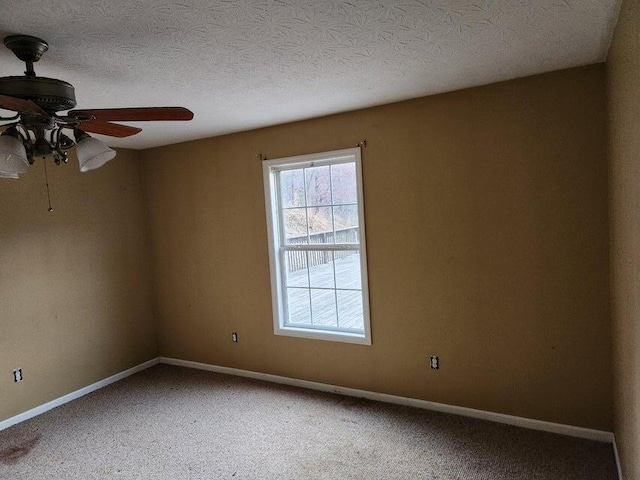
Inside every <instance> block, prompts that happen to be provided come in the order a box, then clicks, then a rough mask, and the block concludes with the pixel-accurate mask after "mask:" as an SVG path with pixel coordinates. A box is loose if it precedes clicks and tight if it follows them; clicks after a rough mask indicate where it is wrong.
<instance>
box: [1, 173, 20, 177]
mask: <svg viewBox="0 0 640 480" xmlns="http://www.w3.org/2000/svg"><path fill="white" fill-rule="evenodd" d="M0 178H19V177H18V174H17V173H4V172H0Z"/></svg>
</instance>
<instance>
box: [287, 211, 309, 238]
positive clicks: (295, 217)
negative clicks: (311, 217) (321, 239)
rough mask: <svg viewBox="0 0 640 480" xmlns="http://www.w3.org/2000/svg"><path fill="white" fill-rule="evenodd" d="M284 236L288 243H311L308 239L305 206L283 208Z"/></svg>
mask: <svg viewBox="0 0 640 480" xmlns="http://www.w3.org/2000/svg"><path fill="white" fill-rule="evenodd" d="M282 216H283V220H284V238H285V242H286V243H287V245H298V244H301V243H305V244H306V243H309V240H308V239H307V216H306V209H305V208H292V209H289V210H283V211H282Z"/></svg>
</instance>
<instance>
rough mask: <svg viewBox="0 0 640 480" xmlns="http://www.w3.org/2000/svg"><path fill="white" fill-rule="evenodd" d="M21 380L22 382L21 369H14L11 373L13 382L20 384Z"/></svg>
mask: <svg viewBox="0 0 640 480" xmlns="http://www.w3.org/2000/svg"><path fill="white" fill-rule="evenodd" d="M22 380H23V377H22V369H21V368H16V369H15V370H14V371H13V381H14V382H21V381H22Z"/></svg>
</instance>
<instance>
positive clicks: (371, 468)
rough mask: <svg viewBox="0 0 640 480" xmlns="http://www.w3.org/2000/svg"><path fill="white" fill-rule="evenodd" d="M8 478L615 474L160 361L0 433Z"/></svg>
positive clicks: (496, 479) (582, 461)
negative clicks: (160, 362)
mask: <svg viewBox="0 0 640 480" xmlns="http://www.w3.org/2000/svg"><path fill="white" fill-rule="evenodd" d="M0 478H2V479H11V480H20V479H29V480H37V479H44V478H46V479H57V480H67V479H82V480H87V479H96V478H126V479H133V478H135V479H232V480H235V479H306V478H313V479H316V478H318V479H487V480H489V479H491V480H500V479H509V480H514V479H539V480H552V479H553V480H571V479H580V480H589V479H594V480H596V479H597V480H608V479H616V478H617V475H616V470H615V460H614V456H613V451H612V447H611V445H608V444H604V443H598V442H591V441H586V440H579V439H575V438H570V437H563V436H560V435H554V434H550V433H543V432H536V431H531V430H524V429H520V428H515V427H509V426H505V425H500V424H495V423H491V422H485V421H481V420H474V419H470V418H464V417H457V416H453V415H445V414H440V413H434V412H429V411H426V410H418V409H412V408H408V407H400V406H394V405H387V404H383V403H377V402H371V401H366V400H359V399H353V398H349V397H342V396H338V395H332V394H325V393H319V392H313V391H308V390H303V389H297V388H293V387H287V386H280V385H274V384H270V383H265V382H259V381H254V380H248V379H242V378H238V377H231V376H226V375H219V374H214V373H209V372H202V371H197V370H190V369H184V368H178V367H171V366H167V365H158V366H156V367H153V368H151V369H149V370H146V371H144V372H142V373H139V374H137V375H134V376H132V377H129V378H127V379H125V380H123V381H121V382H118V383H115V384H113V385H111V386H109V387H106V388H104V389H102V390H100V391H98V392H94V393H92V394H90V395H87V396H85V397H83V398H81V399H79V400H76V401H74V402H71V403H69V404H66V405H64V406H62V407H59V408H56V409H54V410H52V411H50V412H47V413H45V414H43V415H41V416H39V417H36V418H34V419H32V420H29V421H27V422H24V423H22V424H19V425H16V426H14V427H12V428H9V429H7V430H4V431H2V432H0Z"/></svg>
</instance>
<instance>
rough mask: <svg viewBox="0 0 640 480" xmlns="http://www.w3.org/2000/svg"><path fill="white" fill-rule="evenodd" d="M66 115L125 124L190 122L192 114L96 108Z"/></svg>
mask: <svg viewBox="0 0 640 480" xmlns="http://www.w3.org/2000/svg"><path fill="white" fill-rule="evenodd" d="M68 115H69V116H70V117H74V116H84V115H91V116H93V117H94V119H95V120H105V121H111V120H119V121H125V122H146V121H152V120H191V119H192V118H193V112H192V111H191V110H188V109H186V108H183V107H148V108H98V109H93V110H72V111H70V112H69V113H68Z"/></svg>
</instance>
